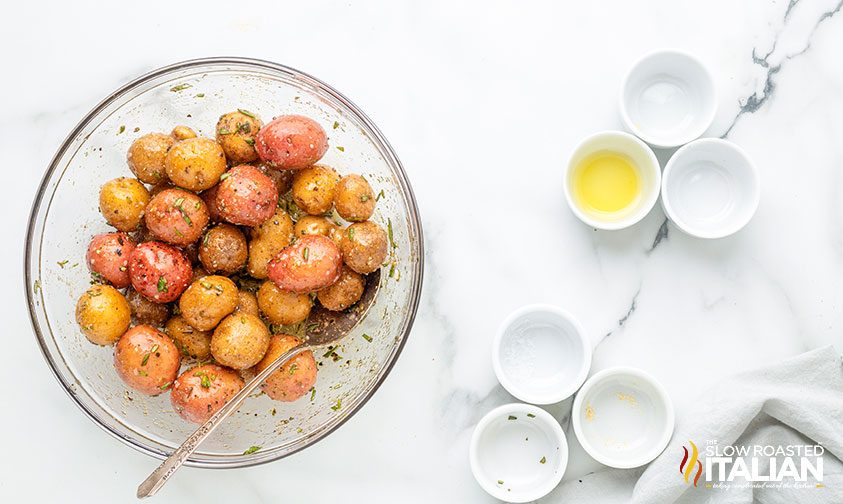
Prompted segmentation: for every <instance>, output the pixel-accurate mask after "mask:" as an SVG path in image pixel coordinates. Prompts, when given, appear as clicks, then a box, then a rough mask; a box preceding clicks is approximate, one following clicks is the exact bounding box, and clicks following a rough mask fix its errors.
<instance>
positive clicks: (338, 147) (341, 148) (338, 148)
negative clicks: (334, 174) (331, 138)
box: [337, 145, 345, 152]
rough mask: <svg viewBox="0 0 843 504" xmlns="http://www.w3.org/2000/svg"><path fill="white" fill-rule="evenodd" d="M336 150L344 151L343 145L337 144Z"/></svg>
mask: <svg viewBox="0 0 843 504" xmlns="http://www.w3.org/2000/svg"><path fill="white" fill-rule="evenodd" d="M337 150H338V151H340V152H345V147H343V146H341V145H339V146H337Z"/></svg>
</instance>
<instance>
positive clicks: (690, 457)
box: [679, 440, 702, 486]
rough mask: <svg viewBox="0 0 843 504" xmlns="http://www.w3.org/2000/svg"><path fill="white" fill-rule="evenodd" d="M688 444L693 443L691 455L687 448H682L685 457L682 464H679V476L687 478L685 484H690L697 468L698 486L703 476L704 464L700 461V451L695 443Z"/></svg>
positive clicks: (695, 476)
mask: <svg viewBox="0 0 843 504" xmlns="http://www.w3.org/2000/svg"><path fill="white" fill-rule="evenodd" d="M688 442H689V443H691V451H690V453H689V452H688V449H687V448H685V447H684V446H683V447H682V449H683V450H685V455H684V456H683V457H682V462H680V463H679V474H681V475H682V476H683V477H684V478H685V483H689V482H690V479H691V474H692V473H693V472H694V468H695V466H696V469H697V474H696V475H694V486H697V482H699V480H700V476H702V462H700V460H699V455H700V451H699V450H698V449H697V445H695V444H694V442H693V441H691V440H688Z"/></svg>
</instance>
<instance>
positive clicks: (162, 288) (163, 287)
mask: <svg viewBox="0 0 843 504" xmlns="http://www.w3.org/2000/svg"><path fill="white" fill-rule="evenodd" d="M158 292H167V279H166V278H164V276H163V275H162V276H160V277H158Z"/></svg>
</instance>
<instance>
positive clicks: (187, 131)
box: [170, 125, 196, 142]
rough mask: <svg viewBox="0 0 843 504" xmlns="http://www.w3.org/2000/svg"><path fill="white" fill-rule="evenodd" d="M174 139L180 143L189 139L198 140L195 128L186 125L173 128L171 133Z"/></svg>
mask: <svg viewBox="0 0 843 504" xmlns="http://www.w3.org/2000/svg"><path fill="white" fill-rule="evenodd" d="M170 135H172V137H173V138H175V139H176V140H178V141H179V142H180V141H182V140H187V139H188V138H196V132H195V131H193V128H191V127H189V126H184V125H178V126H176V127H175V128H173V131H172V132H171V133H170Z"/></svg>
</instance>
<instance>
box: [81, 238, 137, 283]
mask: <svg viewBox="0 0 843 504" xmlns="http://www.w3.org/2000/svg"><path fill="white" fill-rule="evenodd" d="M134 250H135V242H134V241H133V240H132V239H131V238H130V237H129V235H128V234H126V233H103V234H99V235H96V236H94V237H93V239H91V243H90V244H89V245H88V253H87V254H85V261H86V262H87V263H88V269H89V270H91V273H94V274H96V275H99V276H100V277H101V278H103V279H105V280H106V281H107V282H108V283H110V284H111V285H113V286H115V287H117V288H118V289H123V288H125V287H128V286H129V284H130V283H131V281H130V280H129V256H130V255H131V253H132V251H134Z"/></svg>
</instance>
